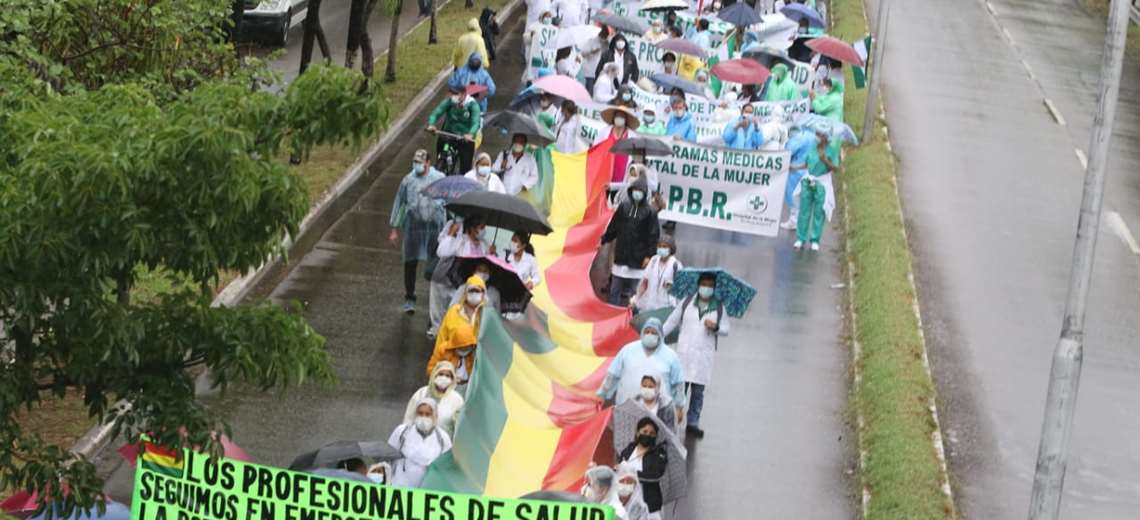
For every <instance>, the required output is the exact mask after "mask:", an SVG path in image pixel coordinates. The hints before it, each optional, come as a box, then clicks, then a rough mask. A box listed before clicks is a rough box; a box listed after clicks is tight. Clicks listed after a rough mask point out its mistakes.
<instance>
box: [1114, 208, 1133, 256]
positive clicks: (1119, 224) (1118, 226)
mask: <svg viewBox="0 0 1140 520" xmlns="http://www.w3.org/2000/svg"><path fill="white" fill-rule="evenodd" d="M1106 218H1107V219H1108V227H1110V228H1112V231H1113V232H1114V233H1116V236H1118V237H1120V240H1121V241H1123V242H1124V245H1126V246H1128V249H1129V250H1131V251H1132V254H1134V255H1140V244H1137V243H1136V238H1135V237H1133V236H1132V231H1129V230H1128V224H1127V223H1125V222H1124V217H1121V216H1120V213H1117V212H1115V211H1109V212H1108V215H1107V216H1106Z"/></svg>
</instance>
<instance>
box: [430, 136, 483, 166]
mask: <svg viewBox="0 0 1140 520" xmlns="http://www.w3.org/2000/svg"><path fill="white" fill-rule="evenodd" d="M448 141H450V142H452V143H454V145H455V148H456V149H457V150H458V151H459V171H458V172H444V173H446V174H448V175H451V174H455V175H463V174H465V173H467V172H469V171H471V161H472V159H473V158H474V157H475V143H474V142H472V141H468V140H466V139H461V140H459V141H451V140H449V139H446V138H444V137H438V138H436V140H435V156H436V157H439V155H440V154H442V153H443V145H444V144H446V143H447V142H448ZM434 166H436V167H442V165H440V164H435V165H434Z"/></svg>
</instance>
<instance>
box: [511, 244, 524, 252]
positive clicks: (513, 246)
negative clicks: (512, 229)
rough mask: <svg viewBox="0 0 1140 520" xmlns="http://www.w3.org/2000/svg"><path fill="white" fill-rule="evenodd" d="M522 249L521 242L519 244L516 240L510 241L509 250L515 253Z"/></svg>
mask: <svg viewBox="0 0 1140 520" xmlns="http://www.w3.org/2000/svg"><path fill="white" fill-rule="evenodd" d="M522 250H523V246H522V244H520V243H518V242H511V251H514V252H516V253H521V252H522Z"/></svg>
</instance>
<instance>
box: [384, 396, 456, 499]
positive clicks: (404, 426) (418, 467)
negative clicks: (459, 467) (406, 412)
mask: <svg viewBox="0 0 1140 520" xmlns="http://www.w3.org/2000/svg"><path fill="white" fill-rule="evenodd" d="M437 421H438V415H437V413H436V402H435V401H434V400H433V399H431V398H430V397H426V398H423V399H420V400H419V402H418V403H416V417H415V419H414V420H413V422H412V424H408V423H400V425H399V426H397V427H396V429H395V430H393V431H392V435H390V436H389V437H388V445H389V446H391V447H393V448H396V449H397V450H399V451H400V454H401V455H403V458H401V459H400V460H399V461H397V462H396V464H395V466H396V467H395V468H393V473H394V475H393V476H392V485H393V486H399V487H407V488H415V487H419V486H420V484H421V483H423V480H424V475H426V474H427V468H428V466H430V465H431V463H432V462H434V461H435V459H436V458H438V457H439V456H440V455H443V454H444V452H446V451H447V450H450V449H451V437H450V436H448V435H447V432H445V431H443V429H442V428H438V427H437V425H436V423H437Z"/></svg>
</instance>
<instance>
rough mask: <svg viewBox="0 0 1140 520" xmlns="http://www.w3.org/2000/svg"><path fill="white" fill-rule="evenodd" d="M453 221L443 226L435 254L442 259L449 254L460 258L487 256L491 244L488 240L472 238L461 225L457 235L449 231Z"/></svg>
mask: <svg viewBox="0 0 1140 520" xmlns="http://www.w3.org/2000/svg"><path fill="white" fill-rule="evenodd" d="M451 222H454V221H451ZM451 222H448V223H447V225H445V226H444V227H443V230H442V231H440V232H439V245H438V246H436V248H435V255H436V256H438V257H439V258H440V259H441V260H442V259H444V258H447V257H449V256H458V257H460V258H477V257H481V256H487V252H488V251H489V250H490V249H491V246H490V245H488V244H487V241H486V240H482V239H480V240H478V241H475V240H471V238H469V237H468V236H467V234H466V233H464V232H463V227H462V226H460V229H459V232H457V233H456V234H455V236H451V235H449V234H448V233H447V231H448V230H449V229H451Z"/></svg>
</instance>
